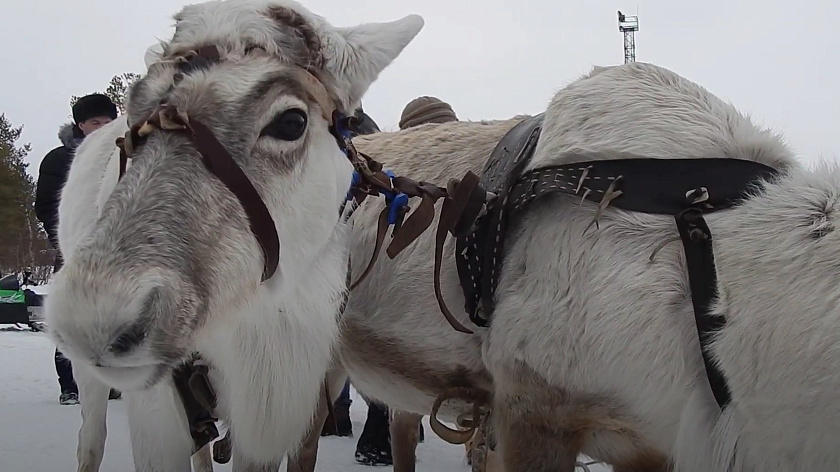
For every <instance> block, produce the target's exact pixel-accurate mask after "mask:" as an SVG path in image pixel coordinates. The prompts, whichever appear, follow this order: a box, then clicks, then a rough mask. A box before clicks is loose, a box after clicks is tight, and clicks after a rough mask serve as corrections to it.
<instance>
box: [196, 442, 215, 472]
mask: <svg viewBox="0 0 840 472" xmlns="http://www.w3.org/2000/svg"><path fill="white" fill-rule="evenodd" d="M192 465H193V471H194V472H213V458H212V457H211V456H210V443H207V444H205V445H204V447H202V448H201V449H199V450H198V451H196V453H195V454H193V456H192Z"/></svg>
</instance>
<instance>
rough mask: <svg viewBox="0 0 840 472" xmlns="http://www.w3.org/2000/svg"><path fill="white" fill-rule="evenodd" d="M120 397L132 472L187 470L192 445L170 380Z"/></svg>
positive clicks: (177, 397) (178, 398)
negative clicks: (131, 454)
mask: <svg viewBox="0 0 840 472" xmlns="http://www.w3.org/2000/svg"><path fill="white" fill-rule="evenodd" d="M106 390H107V389H106ZM105 395H106V396H107V391H106V393H105ZM123 398H124V400H125V402H126V411H127V413H128V426H129V431H130V438H131V449H132V452H133V454H134V468H135V470H136V472H182V471H188V470H190V468H191V467H190V458H191V456H192V449H193V447H194V443H193V439H192V436H191V435H190V427H189V424H188V423H187V414H186V412H185V410H184V405H183V404H182V403H181V397H180V396H178V392H177V391H176V390H175V385H174V383H173V381H172V379H171V378H169V379H166V380H163V381H161V382H160V383H159V384H157V385H155V386H154V387H152V388H150V389H148V390H134V391H125V392H123Z"/></svg>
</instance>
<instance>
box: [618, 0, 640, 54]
mask: <svg viewBox="0 0 840 472" xmlns="http://www.w3.org/2000/svg"><path fill="white" fill-rule="evenodd" d="M618 31H620V32H622V33H624V63H625V64H628V63H630V62H636V36H635V33H636V31H639V17H638V16H636V15H631V16H626V15H624V13H621V11H619V12H618Z"/></svg>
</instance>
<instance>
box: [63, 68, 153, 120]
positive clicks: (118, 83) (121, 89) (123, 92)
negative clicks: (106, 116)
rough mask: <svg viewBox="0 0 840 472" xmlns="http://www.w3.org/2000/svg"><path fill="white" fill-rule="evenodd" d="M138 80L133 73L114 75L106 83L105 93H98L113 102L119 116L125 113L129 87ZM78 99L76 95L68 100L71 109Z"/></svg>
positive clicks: (138, 76)
mask: <svg viewBox="0 0 840 472" xmlns="http://www.w3.org/2000/svg"><path fill="white" fill-rule="evenodd" d="M139 78H140V75H139V74H135V73H133V72H126V73H124V74H122V75H115V76H114V77H112V78H111V82H110V83H108V87H106V88H105V91H104V92H100V93H103V94H105V95H107V96H108V98H110V99H111V101H112V102H114V105H116V106H117V109H118V110H120V114H123V113H125V106H126V104H127V102H128V91H129V89H130V88H131V85H132V84H133V83H134V82H136V81H137V79H139ZM79 98H80V97H78V96H76V95H74V96H72V97H71V98H70V106H71V107H72V106H73V105H74V104H75V103H76V101H77V100H78V99H79Z"/></svg>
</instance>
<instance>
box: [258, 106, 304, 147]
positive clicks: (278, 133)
mask: <svg viewBox="0 0 840 472" xmlns="http://www.w3.org/2000/svg"><path fill="white" fill-rule="evenodd" d="M307 121H308V120H307V117H306V112H305V111H303V110H301V109H300V108H290V109H288V110H286V111H284V112H282V113H280V114H279V115H277V116H275V117H274V119H273V120H271V123H269V124H268V125H266V127H265V128H263V129H262V131H260V137H263V136H268V137H270V138H274V139H280V140H282V141H296V140H298V139H300V137H301V136H303V132H304V131H306V123H307Z"/></svg>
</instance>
